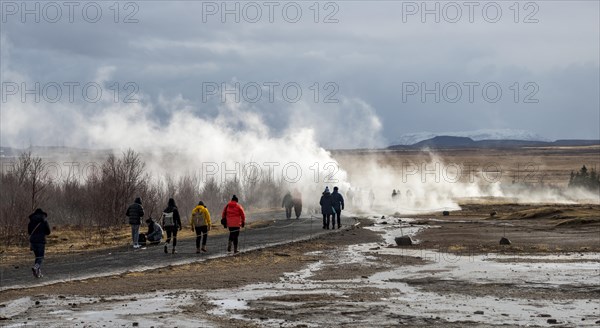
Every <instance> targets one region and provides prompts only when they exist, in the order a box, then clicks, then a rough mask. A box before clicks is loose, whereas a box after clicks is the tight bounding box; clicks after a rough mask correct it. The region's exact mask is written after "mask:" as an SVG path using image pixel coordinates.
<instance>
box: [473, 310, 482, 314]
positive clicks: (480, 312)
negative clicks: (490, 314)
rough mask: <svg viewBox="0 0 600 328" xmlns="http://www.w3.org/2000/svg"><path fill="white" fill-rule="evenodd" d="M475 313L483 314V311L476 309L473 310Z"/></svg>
mask: <svg viewBox="0 0 600 328" xmlns="http://www.w3.org/2000/svg"><path fill="white" fill-rule="evenodd" d="M473 314H483V311H481V310H479V311H475V312H473Z"/></svg>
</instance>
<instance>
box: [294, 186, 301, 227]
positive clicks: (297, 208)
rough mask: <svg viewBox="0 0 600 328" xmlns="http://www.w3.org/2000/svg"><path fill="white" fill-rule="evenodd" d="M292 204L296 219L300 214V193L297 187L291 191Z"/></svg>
mask: <svg viewBox="0 0 600 328" xmlns="http://www.w3.org/2000/svg"><path fill="white" fill-rule="evenodd" d="M292 204H294V214H296V220H298V219H299V218H300V214H302V194H301V193H300V191H299V190H298V189H294V192H293V193H292Z"/></svg>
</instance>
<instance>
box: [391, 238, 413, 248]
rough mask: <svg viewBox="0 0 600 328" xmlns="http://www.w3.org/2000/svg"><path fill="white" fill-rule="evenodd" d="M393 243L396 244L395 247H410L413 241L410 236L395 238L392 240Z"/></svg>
mask: <svg viewBox="0 0 600 328" xmlns="http://www.w3.org/2000/svg"><path fill="white" fill-rule="evenodd" d="M394 241H395V242H396V245H398V246H410V245H412V244H413V241H412V239H411V238H410V236H400V237H396V238H394Z"/></svg>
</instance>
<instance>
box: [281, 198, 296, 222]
mask: <svg viewBox="0 0 600 328" xmlns="http://www.w3.org/2000/svg"><path fill="white" fill-rule="evenodd" d="M281 207H285V218H286V219H290V218H291V217H292V207H294V203H293V202H292V194H291V193H290V192H289V191H288V192H287V193H285V196H283V201H282V202H281Z"/></svg>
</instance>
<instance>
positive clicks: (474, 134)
mask: <svg viewBox="0 0 600 328" xmlns="http://www.w3.org/2000/svg"><path fill="white" fill-rule="evenodd" d="M438 136H448V137H466V138H471V139H473V140H474V141H480V140H524V141H551V140H549V139H546V138H544V137H542V136H540V135H539V134H536V133H533V132H530V131H526V130H517V129H481V130H475V131H460V132H418V133H407V134H403V135H401V136H400V138H399V139H398V140H396V141H395V142H393V143H392V144H394V145H405V146H410V145H414V144H416V143H418V142H421V141H423V140H428V139H432V138H435V137H438Z"/></svg>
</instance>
